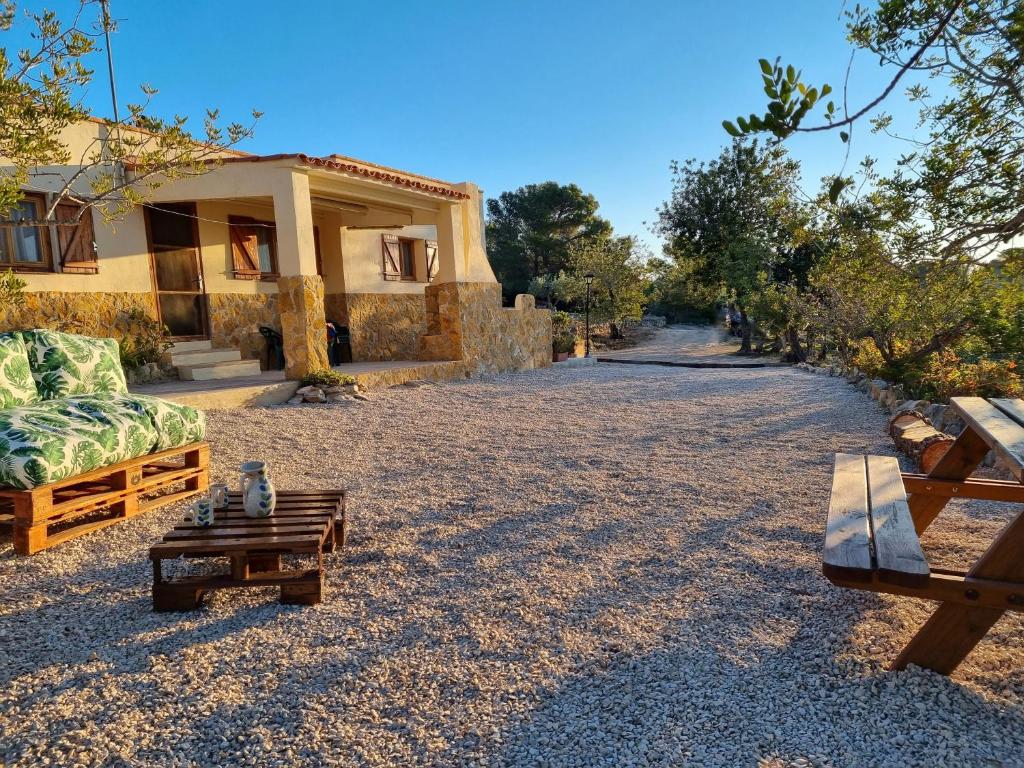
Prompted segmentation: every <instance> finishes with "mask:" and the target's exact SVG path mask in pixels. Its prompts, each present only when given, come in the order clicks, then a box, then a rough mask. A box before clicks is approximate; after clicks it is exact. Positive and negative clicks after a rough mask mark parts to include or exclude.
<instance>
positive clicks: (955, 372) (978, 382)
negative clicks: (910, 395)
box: [921, 350, 1024, 400]
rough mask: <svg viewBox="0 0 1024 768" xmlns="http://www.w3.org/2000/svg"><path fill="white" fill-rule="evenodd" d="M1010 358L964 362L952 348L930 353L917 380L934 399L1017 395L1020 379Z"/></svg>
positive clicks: (1023, 387) (1022, 389) (1020, 383)
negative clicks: (919, 379) (925, 366)
mask: <svg viewBox="0 0 1024 768" xmlns="http://www.w3.org/2000/svg"><path fill="white" fill-rule="evenodd" d="M1016 369H1017V364H1016V363H1015V362H1014V361H1012V360H992V359H989V358H981V359H980V360H978V361H977V362H976V363H966V362H964V361H963V360H961V359H960V356H959V355H957V353H956V352H954V351H952V350H945V351H942V352H937V353H935V354H934V355H932V356H931V358H930V359H929V361H928V366H927V368H926V369H925V371H924V373H923V374H922V376H921V384H922V385H924V386H925V387H927V388H928V389H929V390H930V391H931V392H932V393H933V396H934V397H935V398H937V399H941V400H948V399H949V398H951V397H957V396H960V395H977V396H978V397H1018V396H1019V395H1020V394H1021V392H1022V391H1024V383H1022V382H1021V378H1020V375H1019V374H1018V373H1017V372H1016Z"/></svg>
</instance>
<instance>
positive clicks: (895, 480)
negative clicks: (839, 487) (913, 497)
mask: <svg viewBox="0 0 1024 768" xmlns="http://www.w3.org/2000/svg"><path fill="white" fill-rule="evenodd" d="M867 467H868V494H869V499H870V502H871V528H872V531H873V533H874V542H875V567H876V569H877V571H878V578H879V580H880V581H884V582H887V583H889V584H900V585H902V586H907V587H913V586H922V587H923V586H927V584H928V579H929V577H930V573H931V572H930V570H929V568H928V560H927V559H926V558H925V556H924V551H923V550H922V549H921V541H920V540H919V539H918V538H917V532H916V531H915V530H914V520H913V518H912V517H911V516H910V507H909V506H908V505H907V494H906V491H904V489H903V477H902V475H900V464H899V462H898V461H897V460H896V459H895V458H893V457H892V456H868V458H867Z"/></svg>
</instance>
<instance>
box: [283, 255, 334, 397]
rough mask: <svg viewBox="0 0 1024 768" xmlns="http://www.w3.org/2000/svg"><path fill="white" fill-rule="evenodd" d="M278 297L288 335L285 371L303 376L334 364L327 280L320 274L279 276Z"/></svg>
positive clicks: (290, 377) (285, 339) (297, 376)
mask: <svg viewBox="0 0 1024 768" xmlns="http://www.w3.org/2000/svg"><path fill="white" fill-rule="evenodd" d="M277 301H278V308H279V310H280V312H281V335H282V336H284V375H285V376H286V377H287V378H289V379H301V378H302V377H303V376H305V375H306V374H307V373H309V372H310V371H319V370H323V369H324V368H328V367H330V364H329V363H328V361H327V321H326V318H325V317H324V281H323V280H321V279H320V276H319V275H287V276H282V277H279V278H278V279H277Z"/></svg>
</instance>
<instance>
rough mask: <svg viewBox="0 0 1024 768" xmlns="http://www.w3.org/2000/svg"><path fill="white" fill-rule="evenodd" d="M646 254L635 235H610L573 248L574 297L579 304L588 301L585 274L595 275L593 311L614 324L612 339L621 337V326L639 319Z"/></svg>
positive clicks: (593, 315) (643, 293)
mask: <svg viewBox="0 0 1024 768" xmlns="http://www.w3.org/2000/svg"><path fill="white" fill-rule="evenodd" d="M644 257H645V254H644V253H643V252H642V250H641V247H640V244H639V243H638V242H637V240H636V238H634V237H629V236H626V237H608V238H602V239H600V240H590V241H586V242H582V243H578V244H577V245H576V246H574V248H573V251H572V269H573V272H574V274H575V275H576V276H577V281H576V283H575V289H576V291H578V293H577V294H576V295H575V296H574V297H572V298H574V299H575V300H576V304H577V306H582V303H583V302H585V300H586V290H587V288H586V281H585V280H584V279H583V276H584V275H587V274H592V275H594V282H593V285H592V286H591V301H590V314H591V316H592V317H593V318H594V319H596V320H598V321H601V320H607V321H608V322H609V323H610V325H611V332H612V338H620V337H621V331H620V328H619V326H620V325H621V324H622V322H623V321H625V320H627V319H640V317H641V316H642V315H643V304H644V301H645V299H646V292H645V290H646V286H647V267H646V264H645V263H644V262H645V259H644Z"/></svg>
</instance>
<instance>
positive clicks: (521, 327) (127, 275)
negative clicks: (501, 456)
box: [0, 120, 551, 378]
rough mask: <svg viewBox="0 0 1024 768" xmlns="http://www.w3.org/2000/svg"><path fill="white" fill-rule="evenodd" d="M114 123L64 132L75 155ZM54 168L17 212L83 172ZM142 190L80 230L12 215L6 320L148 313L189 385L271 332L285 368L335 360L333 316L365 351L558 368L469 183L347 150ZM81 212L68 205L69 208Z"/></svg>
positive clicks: (95, 325) (63, 214) (100, 322)
mask: <svg viewBox="0 0 1024 768" xmlns="http://www.w3.org/2000/svg"><path fill="white" fill-rule="evenodd" d="M105 130H107V129H106V126H105V124H104V123H103V122H101V121H98V120H89V121H84V122H82V123H77V124H75V125H73V126H71V127H70V128H69V129H67V130H66V131H65V134H64V136H63V139H64V140H65V142H66V144H67V145H68V146H69V148H70V149H71V154H72V156H73V157H74V156H80V155H81V154H82V153H84V152H85V148H86V147H87V146H88V145H90V144H94V143H96V142H97V141H101V140H102V137H103V132H104V131H105ZM44 170H45V171H46V172H45V173H43V172H40V173H39V174H37V175H34V176H33V177H32V179H31V180H30V182H29V184H28V185H27V187H26V196H25V199H24V200H23V201H22V203H21V207H20V210H19V211H18V212H16V214H15V216H16V217H17V216H20V217H24V218H30V219H35V218H40V217H41V216H42V213H43V212H44V211H45V206H46V204H47V202H48V200H49V198H48V195H49V194H52V193H53V191H54V190H56V189H59V187H60V185H61V183H62V182H63V179H66V178H68V177H69V176H70V174H71V173H72V172H73V171H74V170H75V168H74V166H65V167H60V168H57V169H53V168H49V169H44ZM55 170H56V171H57V173H54V171H55ZM128 173H130V169H128ZM146 199H147V204H146V205H145V206H142V207H138V208H135V209H133V210H131V211H130V212H129V213H128V214H127V215H126V216H124V217H123V218H121V219H119V220H117V221H115V222H113V223H107V222H105V221H104V219H103V217H102V216H101V215H99V213H98V212H96V211H87V212H86V213H85V215H83V216H82V218H81V221H80V223H79V225H78V226H77V227H68V226H54V225H50V226H39V227H17V228H15V227H2V226H0V235H2V236H0V268H7V267H10V268H12V269H13V270H14V271H15V272H18V273H19V275H20V277H22V278H23V279H24V280H25V281H26V282H27V284H28V286H27V291H28V293H27V302H26V305H25V306H24V307H23V308H22V309H20V310H12V309H9V308H8V309H0V323H2V324H3V328H4V329H10V328H18V327H26V326H27V327H32V326H50V327H54V326H57V327H60V326H63V327H68V326H70V327H71V328H72V329H74V330H78V331H79V332H82V333H90V334H94V335H114V336H117V335H119V332H121V329H119V327H118V326H119V323H121V322H122V319H123V318H124V317H126V316H127V313H128V312H129V311H130V310H132V309H142V310H144V311H145V312H146V313H148V314H149V315H151V316H153V317H157V318H159V319H160V321H162V322H163V323H164V324H165V325H166V326H167V327H168V328H169V329H170V331H171V333H172V334H173V336H174V339H175V341H176V347H175V350H172V351H173V352H175V354H176V356H177V358H176V359H179V360H185V359H188V360H189V361H191V362H192V364H191V365H183V366H182V367H181V369H180V370H181V371H182V374H183V377H186V378H188V377H196V378H211V377H222V376H231V375H239V374H250V373H252V372H253V371H258V370H259V365H260V361H261V360H262V361H263V364H264V367H266V360H265V341H264V337H263V336H262V335H261V334H260V328H261V327H268V328H272V329H275V330H277V331H279V332H280V333H281V334H283V347H284V357H285V370H286V374H287V376H288V377H289V378H299V377H301V376H303V375H304V374H305V373H307V372H308V371H310V370H314V369H320V368H325V367H327V365H328V360H327V352H326V343H327V341H326V339H327V335H326V322H327V321H328V320H330V321H332V322H334V323H336V324H338V325H341V326H347V327H348V329H349V332H350V334H351V345H352V357H353V360H354V361H378V360H420V361H422V360H458V361H463V362H464V363H465V365H466V369H467V370H468V371H506V370H519V369H525V368H533V367H538V366H543V365H547V364H549V363H550V359H551V354H550V350H551V346H550V338H551V322H550V316H549V314H548V312H547V311H546V310H538V309H535V308H534V306H533V300H532V297H530V296H522V297H520V298H519V299H518V300H517V302H516V305H517V306H516V307H515V308H510V309H504V308H502V306H501V292H500V285H499V284H498V282H497V281H496V280H495V277H494V273H493V272H492V271H491V268H490V265H489V264H488V261H487V257H486V252H485V244H484V222H483V216H482V195H481V192H480V190H479V189H477V187H476V186H474V185H473V184H471V183H459V184H452V183H448V182H445V181H439V180H437V179H431V178H427V177H424V176H419V175H417V174H414V173H408V172H405V171H399V170H395V169H392V168H386V167H383V166H379V165H375V164H373V163H368V162H363V161H360V160H354V159H352V158H349V157H344V156H341V155H331V156H328V157H310V156H307V155H304V154H276V155H266V156H258V155H250V154H244V153H239V152H233V153H226V154H225V156H223V157H222V158H221V160H220V162H219V163H217V164H215V165H212V166H211V167H210V169H209V170H208V171H207V172H206V173H203V174H200V175H198V176H191V177H186V178H181V179H176V180H172V181H167V182H166V183H165V184H163V185H161V186H159V187H157V188H156V189H155V190H152V191H149V190H147V192H146ZM75 213H76V209H75V208H74V206H73V205H72V206H70V207H69V206H66V205H65V204H63V203H62V204H61V205H60V206H58V211H57V218H58V219H62V218H63V219H68V218H73V216H74V214H75Z"/></svg>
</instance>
